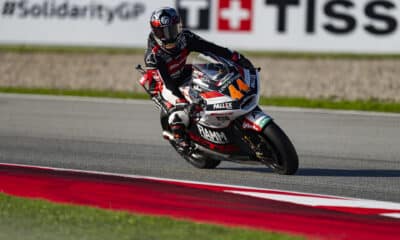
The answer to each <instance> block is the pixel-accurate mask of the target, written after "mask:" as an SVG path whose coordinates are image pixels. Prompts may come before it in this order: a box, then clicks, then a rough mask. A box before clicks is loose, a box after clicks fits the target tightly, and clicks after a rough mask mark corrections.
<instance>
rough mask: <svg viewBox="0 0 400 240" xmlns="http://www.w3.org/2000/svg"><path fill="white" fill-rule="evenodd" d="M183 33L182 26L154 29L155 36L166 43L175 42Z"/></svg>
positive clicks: (173, 25) (175, 25) (174, 25)
mask: <svg viewBox="0 0 400 240" xmlns="http://www.w3.org/2000/svg"><path fill="white" fill-rule="evenodd" d="M181 31H182V29H181V25H180V24H172V25H169V26H165V27H159V28H154V29H153V32H154V34H155V36H156V37H157V38H159V39H160V40H161V41H163V42H165V43H173V42H175V41H176V38H177V37H178V35H179V34H180V33H181Z"/></svg>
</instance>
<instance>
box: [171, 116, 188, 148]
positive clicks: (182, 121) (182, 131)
mask: <svg viewBox="0 0 400 240" xmlns="http://www.w3.org/2000/svg"><path fill="white" fill-rule="evenodd" d="M168 124H169V125H170V127H171V131H172V134H173V135H174V138H175V142H176V144H177V147H178V151H182V152H183V151H187V150H188V149H189V146H190V143H189V138H188V136H187V134H186V128H187V127H188V126H189V117H188V115H187V113H186V112H185V111H184V110H177V111H174V112H172V113H171V114H170V116H169V118H168Z"/></svg>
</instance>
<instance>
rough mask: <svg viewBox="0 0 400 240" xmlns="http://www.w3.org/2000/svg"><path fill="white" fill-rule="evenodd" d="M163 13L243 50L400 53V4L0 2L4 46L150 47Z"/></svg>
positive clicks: (363, 0) (313, 0)
mask: <svg viewBox="0 0 400 240" xmlns="http://www.w3.org/2000/svg"><path fill="white" fill-rule="evenodd" d="M161 6H172V7H176V8H177V9H178V10H179V13H180V15H181V17H182V19H183V23H184V26H185V27H187V28H190V29H192V30H193V31H194V32H196V33H198V34H199V35H200V36H202V37H204V38H206V39H208V40H210V41H214V42H216V43H217V44H220V45H225V46H227V47H231V48H236V49H245V50H269V51H318V52H353V53H391V54H394V53H397V54H399V53H400V30H399V21H400V1H398V0H159V1H156V0H109V1H107V0H96V1H94V0H0V11H1V12H0V43H11V44H52V45H54V44H62V45H84V46H87V45H89V46H116V47H145V46H146V38H147V35H148V33H149V31H150V27H149V18H150V15H151V12H152V11H153V10H154V9H156V8H158V7H161Z"/></svg>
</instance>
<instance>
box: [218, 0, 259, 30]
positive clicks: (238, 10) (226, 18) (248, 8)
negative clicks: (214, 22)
mask: <svg viewBox="0 0 400 240" xmlns="http://www.w3.org/2000/svg"><path fill="white" fill-rule="evenodd" d="M252 17H253V1H252V0H219V4H218V30H220V31H247V32H248V31H251V27H252Z"/></svg>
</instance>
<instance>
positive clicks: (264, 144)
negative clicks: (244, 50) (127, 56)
mask: <svg viewBox="0 0 400 240" xmlns="http://www.w3.org/2000/svg"><path fill="white" fill-rule="evenodd" d="M200 57H201V59H203V60H202V62H197V63H194V64H192V75H191V77H190V78H188V79H187V80H186V81H184V82H183V83H182V84H181V86H180V88H179V90H180V91H181V92H182V93H183V95H184V96H185V98H186V100H187V101H188V102H189V103H190V104H189V107H188V108H186V109H185V111H187V113H188V115H189V118H190V125H189V127H188V129H187V136H188V138H189V139H190V141H189V142H190V144H191V146H190V148H189V151H185V152H182V151H177V152H178V153H179V154H180V155H181V156H182V157H183V158H184V159H185V160H186V161H187V162H189V163H190V164H192V165H193V166H195V167H197V168H204V169H212V168H216V167H217V166H218V165H219V164H220V163H221V161H231V162H237V163H243V164H264V165H266V166H268V167H270V168H271V169H272V170H273V171H274V172H275V173H278V174H286V175H292V174H295V173H296V171H297V169H298V165H299V160H298V156H297V153H296V150H295V148H294V146H293V144H292V142H291V141H290V139H289V138H288V137H287V136H286V134H285V133H284V132H283V130H282V129H281V128H280V127H279V126H278V125H277V124H276V123H275V121H274V120H273V119H272V118H271V117H270V116H269V115H268V114H266V113H264V112H263V111H262V109H261V108H260V107H259V106H258V102H259V98H260V95H259V90H260V76H259V71H260V69H259V68H254V69H245V68H242V67H240V66H239V65H238V64H236V63H234V62H232V61H230V60H228V59H224V58H222V57H219V56H216V55H213V54H211V53H207V54H206V55H204V54H201V55H200ZM197 59H199V58H197ZM136 69H137V70H138V71H139V72H140V73H141V74H145V72H146V71H145V69H143V68H142V67H141V66H140V65H138V66H137V67H136ZM143 87H144V89H145V91H146V92H147V93H149V95H150V96H151V94H150V92H149V89H148V88H147V87H145V86H144V85H143ZM152 100H153V101H154V102H155V103H156V105H157V106H158V107H159V109H160V110H161V111H160V112H161V113H160V120H161V126H162V129H163V137H164V138H165V139H166V140H168V141H169V142H170V144H171V145H172V146H173V147H174V148H175V150H178V147H177V146H176V143H175V141H174V136H173V134H172V133H171V130H170V127H169V124H168V116H169V115H168V108H167V107H166V106H165V105H164V104H163V101H162V96H161V94H159V95H157V96H154V97H152Z"/></svg>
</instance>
